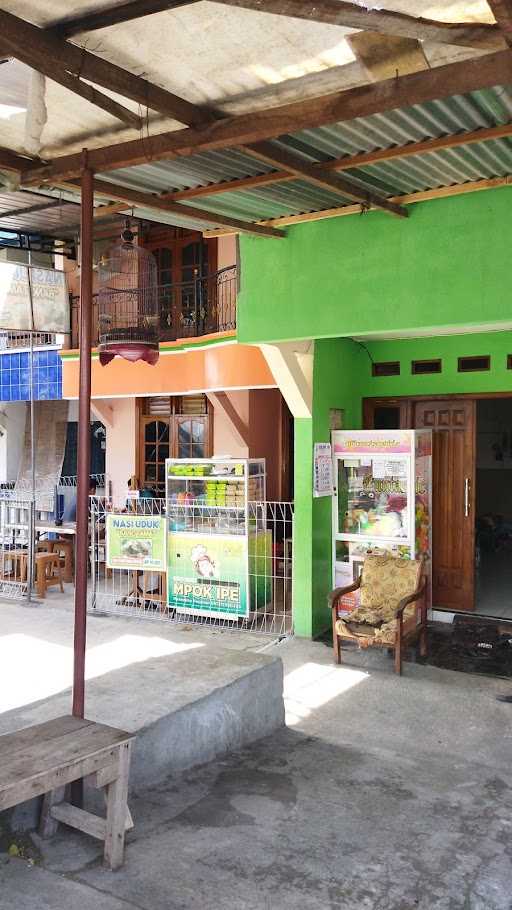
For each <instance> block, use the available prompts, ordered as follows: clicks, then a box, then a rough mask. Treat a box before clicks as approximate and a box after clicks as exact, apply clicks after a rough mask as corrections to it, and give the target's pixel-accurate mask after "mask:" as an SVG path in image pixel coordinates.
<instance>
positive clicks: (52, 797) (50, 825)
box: [39, 787, 66, 838]
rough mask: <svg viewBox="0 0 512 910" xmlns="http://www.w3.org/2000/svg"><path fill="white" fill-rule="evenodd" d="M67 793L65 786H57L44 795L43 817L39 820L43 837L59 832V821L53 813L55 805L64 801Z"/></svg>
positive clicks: (40, 832)
mask: <svg viewBox="0 0 512 910" xmlns="http://www.w3.org/2000/svg"><path fill="white" fill-rule="evenodd" d="M65 795H66V788H65V787H57V789H55V790H49V792H48V793H45V794H44V796H43V805H42V808H41V818H40V821H39V834H40V836H41V837H43V838H46V837H53V835H54V834H56V833H57V828H58V827H59V823H58V821H57V819H56V818H55V817H54V816H53V815H52V811H53V809H54V808H55V806H58V805H59V803H61V802H63V800H64V797H65Z"/></svg>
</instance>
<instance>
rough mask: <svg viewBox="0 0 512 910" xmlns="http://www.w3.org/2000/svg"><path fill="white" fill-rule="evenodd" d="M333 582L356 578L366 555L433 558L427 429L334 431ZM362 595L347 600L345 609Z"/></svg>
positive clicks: (354, 594) (429, 437)
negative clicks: (335, 486)
mask: <svg viewBox="0 0 512 910" xmlns="http://www.w3.org/2000/svg"><path fill="white" fill-rule="evenodd" d="M332 448H333V459H334V476H335V477H336V480H337V489H336V493H335V496H334V499H333V582H334V586H335V587H345V586H348V585H350V584H352V582H354V581H356V580H357V578H358V576H359V574H360V572H361V569H362V565H363V562H364V559H365V556H367V555H384V554H385V553H391V554H392V555H395V556H398V557H402V558H408V559H417V558H419V557H420V556H422V557H423V558H424V559H425V564H426V570H427V575H428V576H430V559H431V531H430V516H431V454H432V434H431V432H430V431H429V430H352V431H349V430H342V431H335V432H333V434H332ZM429 591H430V585H429ZM357 603H358V594H357V592H352V593H350V594H349V595H347V596H346V598H345V599H344V603H343V606H344V607H345V609H346V611H347V612H348V611H349V610H351V609H353V608H354V607H355V606H357Z"/></svg>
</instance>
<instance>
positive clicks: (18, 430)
mask: <svg viewBox="0 0 512 910" xmlns="http://www.w3.org/2000/svg"><path fill="white" fill-rule="evenodd" d="M26 414H27V404H26V402H25V401H13V402H8V401H7V402H2V403H1V404H0V427H1V432H2V435H1V436H0V483H7V482H9V481H12V480H16V478H17V476H18V468H19V466H20V462H21V453H22V450H23V438H24V434H25V420H26Z"/></svg>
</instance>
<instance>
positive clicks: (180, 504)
mask: <svg viewBox="0 0 512 910" xmlns="http://www.w3.org/2000/svg"><path fill="white" fill-rule="evenodd" d="M265 499H266V475H265V459H263V458H250V459H241V458H236V459H235V458H209V459H206V458H195V459H194V458H192V459H175V458H169V459H167V461H166V514H167V525H168V528H167V533H168V545H167V602H168V605H169V607H171V608H173V609H175V610H176V611H177V612H179V613H187V614H190V615H201V616H206V617H207V616H212V617H217V618H224V619H231V620H237V619H239V618H240V617H242V618H243V617H248V616H249V615H250V613H251V612H253V611H254V610H256V609H257V608H258V607H259V606H261V605H262V603H264V602H266V600H267V599H270V597H269V591H268V586H267V585H265V584H262V583H261V581H260V576H261V575H263V577H265V576H266V574H267V573H266V569H267V568H268V584H269V585H270V584H271V565H269V563H268V561H269V560H270V563H271V558H272V553H271V545H272V541H271V535H270V533H269V532H268V533H267V532H266V530H265V528H264V527H258V526H257V523H258V522H260V524H261V522H263V521H264V518H265V509H264V508H263V509H262V508H261V507H259V508H254V506H252V505H251V504H253V503H264V502H265ZM262 569H263V571H262Z"/></svg>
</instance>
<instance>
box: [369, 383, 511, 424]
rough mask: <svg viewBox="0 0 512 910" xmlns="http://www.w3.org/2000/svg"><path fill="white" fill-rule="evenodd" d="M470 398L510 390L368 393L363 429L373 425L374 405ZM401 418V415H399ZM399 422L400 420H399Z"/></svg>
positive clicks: (494, 395)
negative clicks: (397, 393) (428, 393)
mask: <svg viewBox="0 0 512 910" xmlns="http://www.w3.org/2000/svg"><path fill="white" fill-rule="evenodd" d="M468 398H472V399H474V400H475V401H479V400H482V399H492V398H512V391H507V392H444V393H438V394H436V395H375V396H373V395H371V396H370V395H368V396H366V397H365V398H363V400H362V418H363V429H365V430H373V429H374V427H371V426H369V419H370V415H371V414H372V413H373V410H374V408H375V406H379V405H382V406H383V407H385V406H386V405H388V406H389V405H393V404H395V405H397V406H398V407H400V408H402V407H403V406H404V405H405V406H406V407H407V405H412V404H413V403H414V402H415V401H446V400H447V399H449V400H450V401H456V400H459V401H460V400H464V399H468ZM406 415H407V417H409V419H410V418H411V416H412V412H411V410H410V409H407V411H406ZM400 417H401V418H402V415H400ZM400 422H401V421H400ZM400 429H402V430H408V429H410V426H403V427H400Z"/></svg>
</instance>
